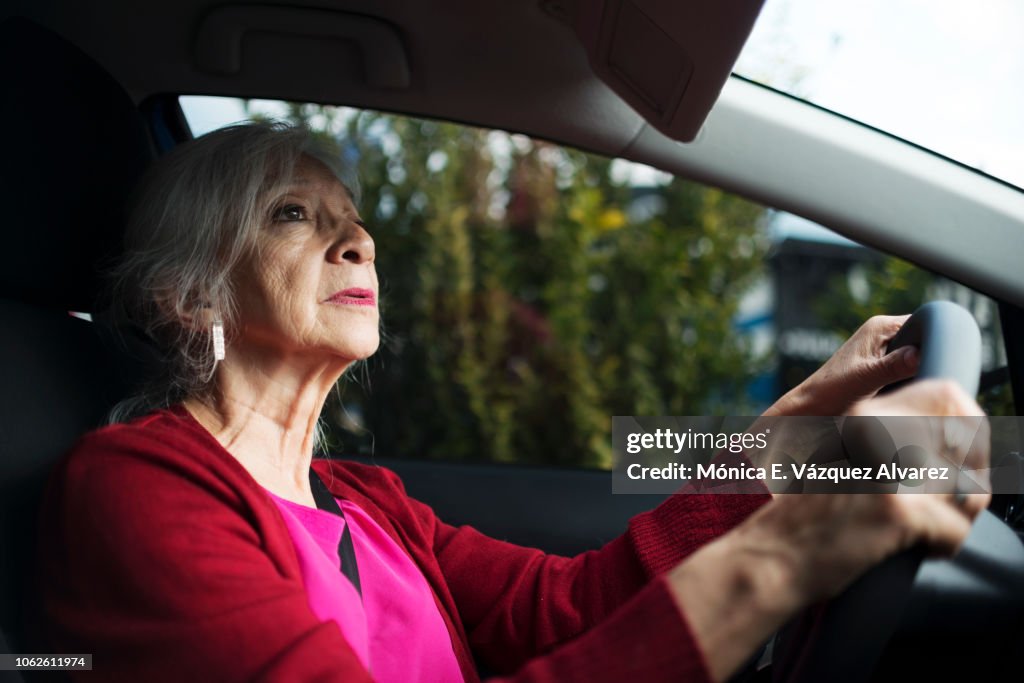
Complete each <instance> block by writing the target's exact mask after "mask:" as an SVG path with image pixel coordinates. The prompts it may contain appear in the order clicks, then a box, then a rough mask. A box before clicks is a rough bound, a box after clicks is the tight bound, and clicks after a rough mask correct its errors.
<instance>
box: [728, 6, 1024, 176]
mask: <svg viewBox="0 0 1024 683" xmlns="http://www.w3.org/2000/svg"><path fill="white" fill-rule="evenodd" d="M1022 35H1024V1H1022V0H970V1H965V0H858V1H857V2H850V1H849V0H842V1H840V0H768V1H767V2H766V3H765V6H764V8H763V10H762V12H761V16H760V17H759V18H758V21H757V24H756V25H755V27H754V32H753V33H752V34H751V37H750V39H749V40H748V41H747V45H746V47H745V48H744V50H743V53H742V55H741V56H740V60H739V62H738V64H737V65H736V69H735V71H736V72H737V73H739V74H742V75H744V76H748V77H751V78H753V79H754V80H757V81H760V82H763V83H765V84H767V85H771V86H773V87H777V88H779V89H780V90H785V91H787V92H790V93H792V94H795V95H798V96H800V97H803V98H804V99H807V100H809V101H812V102H814V103H816V104H820V105H822V106H824V107H826V108H828V109H832V110H834V111H838V112H840V113H842V114H845V115H847V116H850V117H851V118H854V119H857V120H859V121H861V122H863V123H867V124H869V125H873V126H875V127H878V128H881V129H883V130H886V131H888V132H890V133H893V134H894V135H897V136H899V137H902V138H904V139H907V140H909V141H911V142H914V143H917V144H919V145H922V146H924V147H927V148H929V149H932V150H934V151H937V152H939V153H940V154H944V155H946V156H949V157H951V158H954V159H956V160H957V161H960V162H962V163H965V164H967V165H969V166H973V167H975V168H978V169H979V170H982V171H985V172H986V173H989V174H991V175H994V176H996V177H999V178H1002V179H1003V180H1006V181H1008V182H1010V183H1012V184H1014V185H1017V186H1018V187H1022V188H1024V42H1022V40H1021V36H1022Z"/></svg>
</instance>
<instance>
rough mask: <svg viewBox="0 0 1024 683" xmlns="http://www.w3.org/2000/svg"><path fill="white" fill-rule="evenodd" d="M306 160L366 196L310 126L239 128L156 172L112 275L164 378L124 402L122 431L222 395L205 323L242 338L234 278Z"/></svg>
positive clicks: (219, 133)
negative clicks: (189, 401) (139, 419)
mask: <svg viewBox="0 0 1024 683" xmlns="http://www.w3.org/2000/svg"><path fill="white" fill-rule="evenodd" d="M302 155H309V156H311V157H313V158H315V159H317V160H318V161H320V162H322V163H324V164H325V165H326V166H327V167H328V168H329V169H331V171H332V172H333V173H334V174H335V175H336V176H337V177H338V178H339V180H341V181H342V183H343V184H344V185H345V186H346V187H348V188H349V190H350V192H353V193H355V192H356V184H355V181H354V178H352V177H351V176H350V174H349V173H347V169H345V168H344V167H343V164H342V163H341V156H340V154H339V150H338V147H337V145H336V144H334V142H333V141H332V140H330V139H329V138H326V137H324V136H320V135H317V134H315V133H312V132H311V131H310V130H309V129H307V128H305V127H304V126H298V125H292V124H287V123H282V122H274V121H270V122H267V121H256V122H247V123H240V124H235V125H232V126H228V127H226V128H221V129H219V130H216V131H213V132H212V133H208V134H206V135H204V136H202V137H199V138H197V139H195V140H191V141H189V142H186V143H183V144H181V145H179V146H178V147H176V148H174V149H173V150H172V151H171V152H169V153H168V154H167V155H166V156H165V157H163V158H162V159H160V160H159V161H158V162H157V163H155V164H154V165H153V167H152V168H151V169H150V170H149V171H148V172H147V174H146V176H145V178H144V179H143V181H142V184H141V185H140V186H139V189H138V190H137V192H136V197H135V201H134V202H133V208H132V210H131V212H130V214H129V219H128V225H127V230H126V235H125V250H124V253H123V256H122V257H121V259H120V262H119V263H118V264H117V266H116V267H115V268H114V269H113V271H112V286H111V288H110V298H111V314H112V317H113V318H114V320H115V321H116V322H117V323H118V324H121V325H124V324H129V325H131V326H133V327H135V328H137V329H139V330H141V331H142V332H143V333H145V335H146V336H148V337H149V338H150V339H151V340H152V341H153V343H154V344H155V346H156V348H157V351H158V352H159V354H160V356H161V362H160V363H159V365H160V368H159V372H158V374H157V375H156V376H155V377H153V378H151V379H150V381H149V382H148V384H147V385H145V386H144V387H143V388H142V389H141V390H140V391H139V393H137V394H136V395H134V396H131V397H129V398H127V399H125V400H123V401H121V402H120V403H118V404H117V405H116V406H115V407H114V408H113V410H112V411H111V413H110V415H109V420H110V422H122V421H125V420H128V419H131V418H132V417H135V416H138V415H142V414H145V413H147V412H149V411H151V410H154V409H156V408H161V407H167V406H170V405H173V404H175V403H178V402H180V401H182V400H184V399H185V398H190V397H191V398H199V399H203V398H206V397H207V396H208V395H209V392H210V390H211V389H212V388H213V381H214V376H215V374H214V370H215V368H216V361H215V360H214V356H213V340H212V336H211V329H210V327H209V326H208V325H203V324H198V323H199V321H200V320H203V319H204V318H211V317H212V318H217V319H220V320H221V321H222V322H223V325H224V333H225V337H226V338H227V340H228V343H229V344H230V339H231V335H232V332H233V331H234V330H236V329H237V322H238V321H237V320H236V306H235V294H236V293H235V290H234V284H233V277H232V276H233V274H234V271H235V268H236V266H237V265H238V264H239V263H240V262H241V261H242V259H243V258H244V257H246V256H247V255H248V254H250V253H252V252H253V250H254V249H255V248H256V237H257V233H258V231H259V230H260V228H261V227H262V225H263V224H264V222H265V221H266V219H267V217H268V216H269V215H270V213H271V212H272V211H273V209H274V202H275V201H276V199H277V197H278V196H279V195H280V194H281V193H282V192H283V191H284V188H286V187H287V186H288V185H289V184H290V182H291V180H292V178H293V173H294V170H295V167H296V164H297V162H298V161H299V159H300V157H301V156H302Z"/></svg>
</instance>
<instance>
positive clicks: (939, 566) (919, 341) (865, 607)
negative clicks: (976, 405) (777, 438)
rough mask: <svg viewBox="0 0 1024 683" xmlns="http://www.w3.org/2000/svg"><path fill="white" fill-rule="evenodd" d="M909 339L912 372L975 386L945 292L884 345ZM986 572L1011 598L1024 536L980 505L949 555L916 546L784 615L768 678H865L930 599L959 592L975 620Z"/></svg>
mask: <svg viewBox="0 0 1024 683" xmlns="http://www.w3.org/2000/svg"><path fill="white" fill-rule="evenodd" d="M908 344H913V345H915V346H918V347H919V349H920V354H921V356H920V358H921V362H920V367H919V370H918V373H917V376H916V377H915V378H914V379H926V378H939V379H951V380H954V381H956V382H958V383H959V384H960V385H961V387H963V389H964V391H965V392H966V393H967V394H968V395H970V396H974V395H975V394H976V392H977V389H978V379H979V376H980V371H981V335H980V332H979V331H978V325H977V323H976V322H975V321H974V318H973V317H972V316H971V314H970V313H968V312H967V311H966V310H965V309H963V308H961V307H960V306H958V305H956V304H953V303H950V302H946V301H934V302H931V303H927V304H925V305H923V306H921V307H920V308H919V309H917V311H915V312H914V314H913V315H912V316H911V317H910V319H908V320H907V322H906V323H905V324H904V325H903V327H902V328H901V329H900V331H899V332H898V333H897V334H896V336H895V337H894V338H893V339H892V341H891V342H890V343H889V348H888V350H889V351H892V350H894V349H897V348H899V347H902V346H906V345H908ZM886 389H889V387H887V388H886ZM986 572H987V574H986ZM993 573H995V574H997V575H998V577H999V581H1002V582H1003V585H1004V586H1007V585H1008V586H1009V587H1008V588H1006V591H1005V592H1008V593H1010V594H1012V595H1013V596H1015V597H1014V598H1013V601H1014V603H1015V604H1017V605H1019V604H1020V596H1021V595H1022V594H1024V545H1022V544H1021V542H1020V539H1019V538H1018V537H1017V535H1016V534H1015V533H1014V532H1013V531H1012V530H1011V529H1010V528H1009V527H1007V526H1006V525H1005V524H1004V523H1003V522H1002V521H1001V520H999V519H998V518H997V517H996V516H995V515H993V514H992V513H991V512H989V511H987V510H986V511H985V512H983V513H982V515H980V516H979V517H978V519H977V520H976V521H975V524H974V526H973V527H972V529H971V533H970V535H969V536H968V538H967V540H966V542H965V543H964V545H963V547H962V548H961V551H960V553H959V554H958V555H957V556H956V558H954V559H950V560H934V559H928V560H926V559H925V552H924V550H923V549H918V548H915V549H912V550H908V551H904V552H902V553H900V554H897V555H895V556H893V557H891V558H889V559H888V560H886V561H885V562H883V563H882V564H880V565H878V566H877V567H875V568H874V569H872V570H870V571H869V572H868V573H866V574H865V575H863V576H862V577H861V578H860V579H858V580H857V581H856V582H854V583H853V584H852V585H851V586H850V587H849V588H848V589H847V590H846V591H845V592H844V593H842V594H841V595H839V596H838V597H836V598H834V599H832V600H831V601H829V602H827V603H824V604H822V605H819V606H817V607H812V608H809V609H807V610H806V611H805V612H804V613H803V614H801V615H799V616H798V617H797V618H796V619H794V620H793V621H792V622H790V624H789V625H787V626H786V627H785V628H783V629H782V630H781V631H780V632H779V634H778V636H777V638H776V641H775V647H774V652H773V664H772V671H773V680H774V681H777V682H780V681H785V682H786V683H817V682H819V681H829V682H830V683H863V682H864V681H867V680H868V679H869V677H870V676H871V675H872V672H873V670H874V668H875V665H876V663H877V662H878V660H879V657H880V656H881V654H882V652H883V650H884V649H885V646H886V644H887V643H888V642H889V640H890V639H891V638H892V636H893V635H894V634H895V633H896V632H897V629H900V628H907V624H908V623H909V624H911V625H912V624H913V623H914V622H915V620H916V621H918V622H921V621H928V616H929V615H928V612H929V610H932V609H933V608H934V604H933V603H934V602H935V601H937V600H941V601H944V602H950V603H951V604H952V605H953V607H954V608H955V607H956V604H954V603H957V601H959V602H960V603H963V605H961V607H963V606H969V607H968V611H970V610H973V611H974V612H975V614H974V615H973V622H974V623H978V621H977V620H978V619H979V618H980V617H979V615H978V611H979V610H984V609H986V608H985V607H982V606H980V604H979V603H986V604H988V605H990V606H991V605H992V602H993V599H992V598H991V597H990V598H988V599H987V600H985V599H978V597H977V596H976V595H971V592H972V590H973V591H975V592H977V590H978V589H977V586H978V583H979V578H980V579H982V580H983V581H982V584H984V583H985V581H990V580H991V578H992V577H991V576H989V575H990V574H993ZM979 574H980V576H979ZM996 592H997V593H999V591H996ZM965 593H966V595H965ZM997 599H998V600H999V601H1000V603H1005V602H1006V601H1005V599H1004V596H998V595H997ZM1000 608H1003V607H1002V606H1000ZM1016 609H1018V610H1019V607H1016ZM962 611H963V610H961V612H962ZM1017 614H1018V615H1019V612H1017ZM931 616H932V617H934V614H933V615H931ZM961 616H963V618H967V619H971V618H972V617H971V615H963V614H961ZM1011 617H1012V615H1011ZM985 618H988V616H987V613H986V615H985ZM911 627H912V626H911Z"/></svg>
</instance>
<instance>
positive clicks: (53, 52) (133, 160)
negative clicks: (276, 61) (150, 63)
mask: <svg viewBox="0 0 1024 683" xmlns="http://www.w3.org/2000/svg"><path fill="white" fill-rule="evenodd" d="M0 69H2V71H3V84H4V87H3V88H0V120H2V128H3V131H4V137H5V143H4V147H5V148H4V152H3V154H2V155H0V165H2V168H3V175H2V184H0V192H2V193H3V196H4V197H6V199H5V200H4V202H3V204H4V212H3V219H2V223H0V225H2V226H3V228H2V229H3V233H4V240H3V246H4V249H3V253H4V254H6V256H5V257H3V260H4V263H3V266H2V267H0V316H2V319H3V326H2V328H0V365H2V375H0V376H2V378H3V381H2V384H0V646H2V644H3V641H4V640H6V648H7V651H8V652H11V653H39V652H45V650H39V649H37V646H36V645H35V644H34V643H32V642H30V640H29V639H28V634H27V632H26V630H25V628H24V624H25V619H26V617H27V616H29V615H27V614H26V610H27V609H34V608H35V607H30V606H32V605H34V602H33V598H32V595H31V594H30V593H29V591H31V590H32V576H31V571H30V567H31V566H32V562H33V560H34V552H35V547H36V544H37V543H38V542H39V541H43V540H45V539H38V538H37V537H36V511H37V510H36V509H37V506H38V504H39V500H40V497H41V494H42V489H43V486H44V483H45V480H46V476H47V474H48V472H49V470H50V468H51V467H52V465H53V464H54V462H55V461H56V460H57V459H58V458H59V457H60V456H61V454H63V453H64V452H65V451H67V450H68V448H69V447H70V446H71V444H72V442H73V441H74V440H75V439H76V437H78V436H79V435H80V434H82V433H83V432H85V431H88V430H89V429H91V428H93V427H95V426H97V425H99V424H101V423H102V421H103V420H104V417H105V415H106V413H107V411H108V410H109V408H110V407H111V406H112V405H113V404H114V403H115V402H116V401H117V400H118V399H119V398H121V397H122V396H124V394H125V393H126V391H127V390H128V388H129V387H130V385H131V384H132V383H133V382H134V381H135V375H136V373H137V372H138V367H137V366H136V365H134V364H129V363H126V362H125V357H124V356H123V355H122V354H121V353H120V352H119V350H118V346H117V345H116V344H114V343H112V335H111V334H110V333H109V332H108V331H107V330H106V329H105V328H104V327H103V326H101V325H98V324H93V323H90V322H88V321H87V320H84V319H81V318H78V317H73V316H71V315H69V311H79V312H87V313H88V312H93V311H94V310H95V307H96V302H97V300H98V294H99V292H100V290H101V284H102V276H101V271H102V269H103V268H104V267H105V266H107V265H108V264H109V263H110V259H111V257H112V255H113V254H114V253H115V252H116V250H117V248H118V245H119V244H120V233H121V229H122V223H123V221H122V217H123V211H124V207H125V204H126V200H127V198H128V196H129V194H130V192H131V188H132V187H133V186H134V185H135V183H136V182H137V180H138V178H139V176H140V175H141V174H142V172H143V170H144V169H145V167H146V166H147V164H148V163H149V162H150V161H151V159H152V158H153V156H154V153H153V149H152V144H151V141H150V137H149V134H148V133H147V130H146V126H145V123H144V120H143V117H142V115H141V114H140V113H139V111H138V109H137V108H136V106H135V104H134V103H133V102H132V100H131V98H130V97H129V96H128V95H127V93H125V91H124V90H123V89H122V88H121V86H120V85H119V84H118V83H117V82H116V81H115V80H114V79H113V78H112V77H111V76H110V75H109V74H107V73H106V72H105V71H104V70H103V69H102V68H101V67H100V66H99V65H98V64H96V63H95V62H94V61H93V60H92V59H90V58H89V57H88V56H87V55H86V54H85V53H83V52H82V51H80V50H79V49H78V48H76V47H75V46H73V45H71V44H70V43H68V42H67V41H65V40H64V39H62V38H61V37H59V36H58V35H56V34H55V33H53V32H51V31H49V30H48V29H45V28H43V27H41V26H39V25H37V24H34V23H32V22H30V21H28V20H26V19H23V18H8V19H4V20H3V21H0ZM67 569H68V571H74V567H68V568H67ZM69 654H70V653H69ZM11 680H18V678H17V677H14V678H12V679H11Z"/></svg>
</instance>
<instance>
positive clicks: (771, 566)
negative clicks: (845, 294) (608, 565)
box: [668, 381, 990, 680]
mask: <svg viewBox="0 0 1024 683" xmlns="http://www.w3.org/2000/svg"><path fill="white" fill-rule="evenodd" d="M850 414H851V415H858V416H868V415H872V416H880V417H884V416H922V417H924V416H935V417H942V418H944V419H942V420H924V419H922V420H921V422H920V423H919V424H921V425H933V428H934V430H935V431H936V432H941V430H943V428H944V424H945V428H946V429H949V427H950V426H952V427H953V428H954V429H957V428H959V429H964V427H965V426H966V425H965V424H959V421H958V418H957V416H971V419H970V424H971V425H972V427H973V428H977V426H978V424H979V417H982V416H983V415H984V413H983V412H982V410H981V408H979V407H978V405H977V403H975V401H974V400H973V399H971V398H970V397H969V396H967V395H966V394H965V393H964V392H963V391H962V390H961V389H960V388H959V387H958V386H957V385H955V384H953V383H951V382H944V381H925V382H916V383H914V384H911V385H909V386H907V387H905V388H903V389H900V390H899V391H896V392H893V393H892V394H889V395H886V396H883V397H877V398H870V399H867V400H865V401H862V402H860V403H858V404H856V405H855V406H854V407H853V409H851V411H850ZM980 424H981V429H983V430H984V433H983V434H981V436H982V438H973V439H970V441H971V445H970V446H969V447H967V448H964V451H965V452H964V453H963V454H962V456H961V457H963V458H964V459H965V462H964V464H965V466H966V467H967V468H968V469H972V470H979V471H983V470H985V468H987V467H988V461H989V439H988V423H987V422H986V421H985V420H984V419H981V420H980ZM932 436H933V438H932V439H931V441H932V444H933V445H934V444H936V443H943V442H942V441H941V440H942V439H943V438H944V436H943V434H941V433H936V434H934V435H932ZM945 438H946V440H947V441H948V437H945ZM989 499H990V495H989V494H987V493H974V494H969V495H967V496H962V495H961V496H958V495H956V494H955V493H954V492H952V491H950V492H947V493H921V494H894V493H888V494H882V493H879V494H864V493H853V494H792V495H781V496H777V497H776V499H775V500H774V501H773V502H772V503H770V504H768V505H765V506H764V507H763V508H761V509H760V510H758V512H756V513H755V514H753V515H751V517H750V518H749V519H747V520H746V521H745V522H744V523H743V524H741V525H740V526H738V527H736V528H735V529H734V530H733V531H732V532H730V533H728V534H726V535H724V536H722V537H721V538H719V539H717V540H716V541H714V542H712V543H709V544H708V545H706V546H704V547H703V548H701V549H700V550H699V551H697V552H696V553H694V554H693V555H692V556H691V557H690V558H688V559H687V560H686V561H684V562H683V563H682V564H680V565H679V566H678V567H676V568H675V569H673V570H672V571H671V572H669V576H668V580H669V583H670V585H671V586H672V588H673V592H674V594H675V596H676V600H677V603H678V604H679V606H680V608H681V609H682V611H683V613H684V614H685V615H686V618H687V620H688V622H689V623H690V626H691V628H692V629H693V631H694V634H695V636H696V637H697V640H698V642H700V643H701V646H702V648H703V651H704V652H705V654H706V656H707V660H708V665H709V668H710V671H711V674H712V676H713V678H715V679H716V680H724V679H725V678H727V677H728V676H729V675H731V674H732V673H734V672H735V670H736V669H737V668H738V667H739V666H740V665H741V664H742V663H743V662H744V661H745V660H746V658H748V657H749V656H750V655H751V654H752V652H753V650H754V648H756V647H757V646H758V645H759V644H760V643H762V642H763V641H764V639H765V638H767V637H768V636H769V635H770V634H771V633H772V632H773V631H775V630H776V629H778V628H779V627H780V626H781V625H782V624H784V623H785V622H786V621H787V620H788V619H789V618H790V617H791V616H792V615H793V614H795V613H796V612H797V611H798V610H800V609H802V608H803V607H805V606H807V605H809V604H811V603H814V602H817V601H819V600H823V599H827V598H829V597H832V596H835V595H837V594H838V593H840V592H841V591H842V590H843V589H844V588H846V586H848V585H849V584H850V583H852V582H853V581H854V580H855V579H856V578H857V577H858V576H860V575H861V574H863V573H864V572H865V571H867V570H868V569H869V568H871V567H872V566H874V565H876V564H878V563H879V562H881V561H882V560H883V559H885V558H886V557H888V556H890V555H894V554H896V553H897V552H899V551H900V550H904V549H906V548H909V547H911V546H914V545H917V544H925V545H926V546H928V548H929V549H930V550H931V552H933V553H934V554H940V555H952V554H954V553H955V552H956V550H957V549H958V548H959V547H960V545H961V544H962V543H963V541H964V539H965V538H966V537H967V534H968V533H969V531H970V528H971V523H972V521H973V520H974V518H975V517H976V516H977V515H978V514H979V513H980V512H981V511H982V510H984V509H985V508H986V507H987V506H988V503H989Z"/></svg>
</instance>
